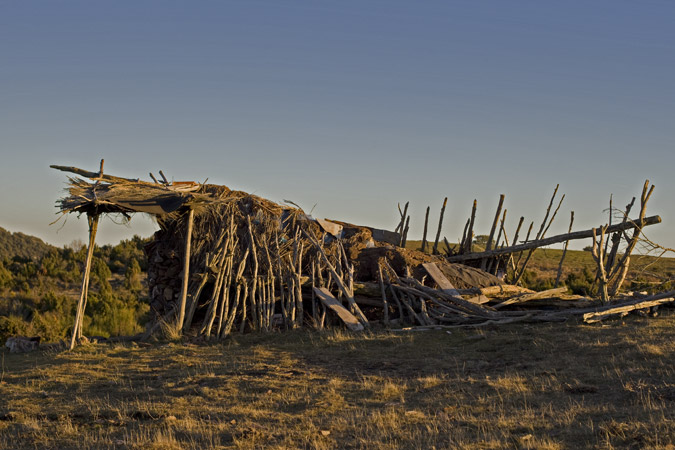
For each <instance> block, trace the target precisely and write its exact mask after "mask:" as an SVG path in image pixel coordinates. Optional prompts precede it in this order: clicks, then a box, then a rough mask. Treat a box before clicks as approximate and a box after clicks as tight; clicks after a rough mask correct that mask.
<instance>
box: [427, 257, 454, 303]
mask: <svg viewBox="0 0 675 450" xmlns="http://www.w3.org/2000/svg"><path fill="white" fill-rule="evenodd" d="M422 267H424V270H426V271H427V273H428V274H429V276H431V278H432V279H433V280H434V281H435V282H436V284H437V285H438V287H439V288H440V289H441V291H443V292H445V293H446V294H449V295H452V296H455V297H459V292H458V291H457V289H455V286H453V285H452V283H451V282H450V280H448V279H447V278H446V277H445V275H443V272H441V269H439V268H438V266H437V265H436V263H434V262H430V263H424V264H422Z"/></svg>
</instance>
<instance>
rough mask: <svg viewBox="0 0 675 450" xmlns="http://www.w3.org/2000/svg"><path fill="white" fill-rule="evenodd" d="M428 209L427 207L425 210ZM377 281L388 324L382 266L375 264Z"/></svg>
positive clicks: (387, 308)
mask: <svg viewBox="0 0 675 450" xmlns="http://www.w3.org/2000/svg"><path fill="white" fill-rule="evenodd" d="M428 211H429V209H427V212H428ZM377 275H378V281H379V282H380V290H381V291H382V305H383V308H384V319H383V320H384V324H385V325H389V304H388V303H387V294H386V292H385V289H384V279H383V278H382V266H381V265H379V264H378V265H377Z"/></svg>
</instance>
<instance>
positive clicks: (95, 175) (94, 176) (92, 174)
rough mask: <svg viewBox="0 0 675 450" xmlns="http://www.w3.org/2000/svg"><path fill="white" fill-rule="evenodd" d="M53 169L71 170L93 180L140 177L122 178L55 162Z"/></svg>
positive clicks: (136, 180) (121, 179) (118, 179)
mask: <svg viewBox="0 0 675 450" xmlns="http://www.w3.org/2000/svg"><path fill="white" fill-rule="evenodd" d="M49 167H51V168H52V169H56V170H60V171H62V172H70V173H74V174H76V175H80V176H83V177H86V178H90V179H92V180H97V179H99V180H105V181H133V182H135V183H136V182H138V181H139V180H138V179H132V178H122V177H114V176H112V175H107V174H101V173H100V172H90V171H88V170H83V169H78V168H77V167H72V166H58V165H55V164H52V165H50V166H49Z"/></svg>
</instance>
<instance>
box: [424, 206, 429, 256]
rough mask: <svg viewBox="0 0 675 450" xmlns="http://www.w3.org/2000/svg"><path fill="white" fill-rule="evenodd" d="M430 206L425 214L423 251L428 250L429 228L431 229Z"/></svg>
mask: <svg viewBox="0 0 675 450" xmlns="http://www.w3.org/2000/svg"><path fill="white" fill-rule="evenodd" d="M430 209H431V207H430V206H427V214H426V215H425V216H424V234H422V253H426V251H427V230H428V229H429V210H430Z"/></svg>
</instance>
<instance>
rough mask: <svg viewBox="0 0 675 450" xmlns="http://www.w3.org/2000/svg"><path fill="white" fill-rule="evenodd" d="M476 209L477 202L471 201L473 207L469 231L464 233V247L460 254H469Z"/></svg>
mask: <svg viewBox="0 0 675 450" xmlns="http://www.w3.org/2000/svg"><path fill="white" fill-rule="evenodd" d="M477 209H478V200H476V199H474V200H473V207H472V208H471V219H470V221H469V229H468V230H467V231H466V244H465V245H466V247H465V248H464V249H462V252H461V253H471V246H472V245H473V225H474V223H475V222H476V210H477Z"/></svg>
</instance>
